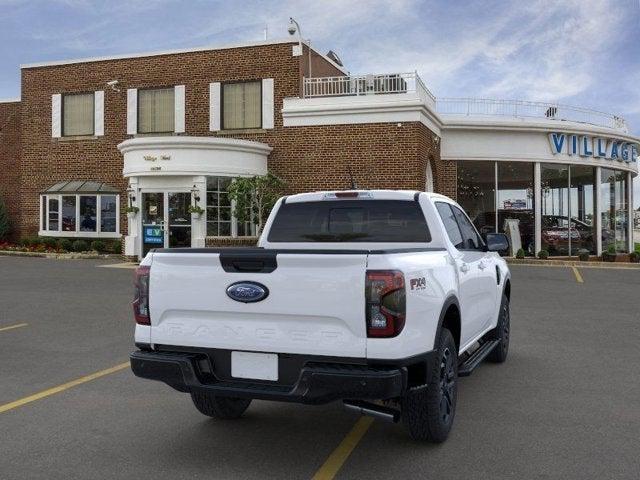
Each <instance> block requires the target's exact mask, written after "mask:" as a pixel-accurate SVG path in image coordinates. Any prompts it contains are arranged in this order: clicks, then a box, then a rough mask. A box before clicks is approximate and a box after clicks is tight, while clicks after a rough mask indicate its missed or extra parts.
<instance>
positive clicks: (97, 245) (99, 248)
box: [91, 240, 106, 252]
mask: <svg viewBox="0 0 640 480" xmlns="http://www.w3.org/2000/svg"><path fill="white" fill-rule="evenodd" d="M105 249H106V247H105V244H104V242H103V241H102V240H94V241H93V242H91V250H95V251H96V252H104V251H105Z"/></svg>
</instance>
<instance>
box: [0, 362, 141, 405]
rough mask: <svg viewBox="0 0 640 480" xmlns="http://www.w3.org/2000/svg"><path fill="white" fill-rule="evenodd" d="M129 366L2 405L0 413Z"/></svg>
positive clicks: (124, 364) (77, 380)
mask: <svg viewBox="0 0 640 480" xmlns="http://www.w3.org/2000/svg"><path fill="white" fill-rule="evenodd" d="M128 366H129V362H126V363H121V364H120V365H116V366H115V367H111V368H107V369H106V370H100V371H99V372H96V373H92V374H91V375H87V376H86V377H81V378H78V379H76V380H72V381H70V382H67V383H63V384H62V385H58V386H57V387H53V388H49V389H48V390H43V391H42V392H39V393H35V394H33V395H29V396H28V397H24V398H21V399H20V400H16V401H14V402H11V403H5V404H4V405H0V413H4V412H7V411H9V410H13V409H14V408H18V407H21V406H23V405H26V404H27V403H31V402H35V401H36V400H40V399H42V398H46V397H49V396H51V395H55V394H56V393H60V392H63V391H65V390H68V389H69V388H72V387H75V386H78V385H81V384H83V383H87V382H90V381H91V380H95V379H96V378H100V377H104V376H105V375H109V374H110V373H115V372H118V371H120V370H123V369H125V368H127V367H128Z"/></svg>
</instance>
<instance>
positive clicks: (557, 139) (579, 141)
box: [549, 133, 638, 163]
mask: <svg viewBox="0 0 640 480" xmlns="http://www.w3.org/2000/svg"><path fill="white" fill-rule="evenodd" d="M549 144H550V145H551V153H553V154H554V155H557V154H558V153H564V154H567V155H579V156H581V157H593V158H605V159H607V160H618V161H620V162H627V163H630V162H637V161H638V145H637V144H635V143H632V142H624V141H621V140H616V139H612V138H602V137H592V136H590V135H574V134H566V133H550V134H549Z"/></svg>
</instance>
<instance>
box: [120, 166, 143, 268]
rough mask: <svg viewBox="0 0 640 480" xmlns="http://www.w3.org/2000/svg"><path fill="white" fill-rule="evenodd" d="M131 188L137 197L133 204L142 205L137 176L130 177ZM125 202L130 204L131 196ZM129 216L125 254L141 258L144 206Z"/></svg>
mask: <svg viewBox="0 0 640 480" xmlns="http://www.w3.org/2000/svg"><path fill="white" fill-rule="evenodd" d="M129 188H130V189H132V190H133V191H134V192H135V193H134V194H133V195H134V196H135V197H136V200H135V202H131V205H132V206H138V207H140V205H142V199H141V198H140V196H141V195H142V194H141V193H140V191H139V190H140V189H139V188H138V179H137V177H131V178H130V179H129ZM127 195H128V194H127ZM125 202H126V203H125V205H126V206H128V205H129V198H126V199H125ZM127 218H128V221H127V236H126V237H124V254H125V255H127V256H131V257H134V256H135V257H138V258H140V256H141V255H142V240H141V237H140V235H139V232H140V229H141V226H140V225H141V224H140V222H141V221H142V220H141V219H142V208H140V211H139V212H138V213H137V214H136V215H133V216H129V214H127Z"/></svg>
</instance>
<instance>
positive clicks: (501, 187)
mask: <svg viewBox="0 0 640 480" xmlns="http://www.w3.org/2000/svg"><path fill="white" fill-rule="evenodd" d="M534 211H535V209H534V204H533V163H528V162H498V232H501V233H506V234H507V235H509V229H508V228H507V225H508V224H509V223H517V230H516V231H519V238H518V237H516V238H511V245H512V247H513V250H514V252H513V253H514V254H515V253H516V251H517V250H518V248H523V249H524V251H525V253H526V254H528V255H534V254H535V253H536V252H535V216H534ZM518 243H519V244H520V245H518Z"/></svg>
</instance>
